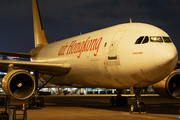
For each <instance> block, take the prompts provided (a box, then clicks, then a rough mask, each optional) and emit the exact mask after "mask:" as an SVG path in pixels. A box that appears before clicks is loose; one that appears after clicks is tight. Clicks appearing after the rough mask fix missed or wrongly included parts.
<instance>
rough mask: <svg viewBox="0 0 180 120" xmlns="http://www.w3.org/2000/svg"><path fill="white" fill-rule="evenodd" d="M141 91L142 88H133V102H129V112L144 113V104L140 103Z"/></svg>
mask: <svg viewBox="0 0 180 120" xmlns="http://www.w3.org/2000/svg"><path fill="white" fill-rule="evenodd" d="M141 91H142V88H134V92H135V98H134V99H132V100H133V102H131V104H130V112H131V113H133V112H139V113H142V112H145V104H144V103H143V102H141V101H140V100H141Z"/></svg>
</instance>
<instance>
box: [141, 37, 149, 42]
mask: <svg viewBox="0 0 180 120" xmlns="http://www.w3.org/2000/svg"><path fill="white" fill-rule="evenodd" d="M148 41H149V38H148V36H146V37H145V38H144V41H143V42H142V44H144V43H147V42H148Z"/></svg>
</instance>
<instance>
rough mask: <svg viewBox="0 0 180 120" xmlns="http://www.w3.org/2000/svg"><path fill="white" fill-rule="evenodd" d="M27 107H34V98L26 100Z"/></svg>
mask: <svg viewBox="0 0 180 120" xmlns="http://www.w3.org/2000/svg"><path fill="white" fill-rule="evenodd" d="M28 106H29V107H32V106H36V100H35V97H30V98H29V100H28Z"/></svg>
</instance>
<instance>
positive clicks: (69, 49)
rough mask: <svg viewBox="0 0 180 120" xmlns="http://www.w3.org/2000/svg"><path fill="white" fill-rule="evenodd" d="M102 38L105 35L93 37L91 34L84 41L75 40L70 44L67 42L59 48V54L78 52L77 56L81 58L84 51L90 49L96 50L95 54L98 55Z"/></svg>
mask: <svg viewBox="0 0 180 120" xmlns="http://www.w3.org/2000/svg"><path fill="white" fill-rule="evenodd" d="M102 39H103V37H100V38H95V39H91V37H90V36H89V37H88V38H87V40H85V41H82V42H77V40H74V41H72V42H71V43H70V44H69V45H68V43H66V45H64V46H62V47H61V48H60V49H59V52H58V56H61V55H65V54H66V55H68V54H76V53H78V55H77V58H80V57H81V53H82V52H88V51H94V53H93V55H94V56H97V53H98V51H99V46H100V44H101V41H102Z"/></svg>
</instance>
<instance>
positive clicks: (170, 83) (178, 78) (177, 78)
mask: <svg viewBox="0 0 180 120" xmlns="http://www.w3.org/2000/svg"><path fill="white" fill-rule="evenodd" d="M153 88H154V90H155V92H156V93H158V94H159V95H161V96H164V97H169V98H178V97H180V72H179V71H177V70H174V71H172V72H171V73H170V74H169V75H168V76H167V77H166V78H164V79H163V80H161V81H160V82H158V83H156V84H154V85H153Z"/></svg>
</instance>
